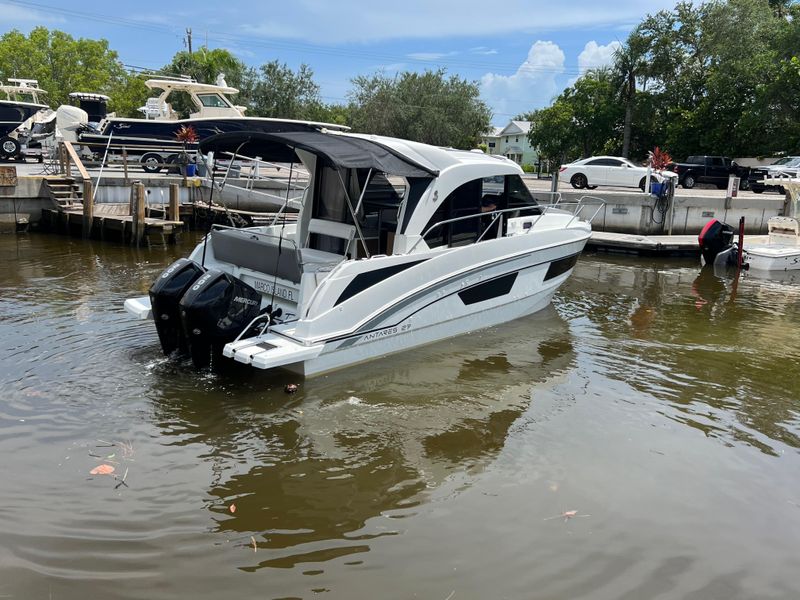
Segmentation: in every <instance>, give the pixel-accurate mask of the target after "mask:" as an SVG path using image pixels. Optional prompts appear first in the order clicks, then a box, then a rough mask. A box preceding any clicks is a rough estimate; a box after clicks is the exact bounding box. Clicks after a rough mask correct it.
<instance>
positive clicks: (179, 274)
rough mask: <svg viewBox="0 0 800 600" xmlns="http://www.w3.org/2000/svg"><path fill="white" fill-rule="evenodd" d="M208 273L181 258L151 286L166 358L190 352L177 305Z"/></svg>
mask: <svg viewBox="0 0 800 600" xmlns="http://www.w3.org/2000/svg"><path fill="white" fill-rule="evenodd" d="M203 273H205V269H204V268H203V267H201V266H200V265H199V264H197V263H196V262H194V261H193V260H189V259H187V258H179V259H178V260H176V261H175V262H174V263H172V264H171V265H170V266H169V267H167V268H166V269H164V272H163V273H161V275H159V276H158V279H156V280H155V281H154V282H153V285H151V286H150V305H151V306H152V309H153V320H155V322H156V331H157V332H158V339H159V340H160V341H161V348H162V349H163V350H164V354H171V353H172V352H174V351H175V350H178V349H180V350H182V351H184V352H188V350H189V348H188V346H187V344H186V343H185V340H184V337H183V331H182V328H181V317H180V310H179V307H178V304H179V303H180V301H181V298H182V297H183V295H184V294H185V293H186V290H188V289H189V288H190V287H191V286H192V284H193V283H194V282H195V281H197V280H198V279H199V278H200V276H201V275H202V274H203Z"/></svg>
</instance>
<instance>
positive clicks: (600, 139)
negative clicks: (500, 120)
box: [525, 69, 623, 162]
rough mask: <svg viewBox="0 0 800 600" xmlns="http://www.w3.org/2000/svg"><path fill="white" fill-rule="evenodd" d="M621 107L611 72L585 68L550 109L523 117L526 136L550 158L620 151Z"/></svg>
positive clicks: (564, 158)
mask: <svg viewBox="0 0 800 600" xmlns="http://www.w3.org/2000/svg"><path fill="white" fill-rule="evenodd" d="M622 112H623V108H622V107H621V106H620V104H619V102H618V101H617V89H616V86H615V81H614V78H613V75H612V73H611V72H610V71H609V70H607V69H597V70H592V71H588V72H587V73H586V74H584V75H583V76H582V77H580V78H579V79H578V80H577V81H576V82H575V84H574V85H572V86H570V87H568V88H567V89H565V90H564V91H563V92H562V93H561V95H559V96H558V98H556V100H555V101H554V102H553V105H552V106H551V107H549V108H546V109H542V110H538V111H534V112H533V113H529V114H528V115H525V116H526V120H528V121H531V129H530V131H529V132H528V139H529V140H530V142H531V145H532V146H533V147H534V148H537V149H538V151H539V154H540V155H542V156H544V157H546V158H548V159H550V160H553V161H560V162H564V161H565V160H566V159H567V158H578V157H580V156H584V157H586V156H592V155H594V154H608V153H616V152H619V147H620V139H619V136H620V130H619V124H620V123H621V120H622Z"/></svg>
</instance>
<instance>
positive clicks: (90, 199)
mask: <svg viewBox="0 0 800 600" xmlns="http://www.w3.org/2000/svg"><path fill="white" fill-rule="evenodd" d="M93 222H94V186H93V185H92V180H91V179H85V180H84V181H83V237H85V238H88V237H89V236H90V235H91V234H92V223H93Z"/></svg>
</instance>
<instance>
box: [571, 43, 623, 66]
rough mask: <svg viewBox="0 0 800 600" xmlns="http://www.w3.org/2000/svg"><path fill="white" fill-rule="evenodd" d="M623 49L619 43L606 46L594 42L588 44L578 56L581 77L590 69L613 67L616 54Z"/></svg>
mask: <svg viewBox="0 0 800 600" xmlns="http://www.w3.org/2000/svg"><path fill="white" fill-rule="evenodd" d="M621 47H622V44H621V43H620V42H617V41H613V42H611V43H609V44H606V45H605V46H600V45H598V43H597V42H595V41H594V40H592V41H591V42H588V43H587V44H586V46H584V48H583V51H582V52H581V53H580V54H579V55H578V69H579V70H580V72H581V75H582V74H583V73H585V72H586V71H588V70H589V69H599V68H600V67H608V66H611V65H612V64H613V63H614V53H615V52H616V51H617V50H619V49H620V48H621Z"/></svg>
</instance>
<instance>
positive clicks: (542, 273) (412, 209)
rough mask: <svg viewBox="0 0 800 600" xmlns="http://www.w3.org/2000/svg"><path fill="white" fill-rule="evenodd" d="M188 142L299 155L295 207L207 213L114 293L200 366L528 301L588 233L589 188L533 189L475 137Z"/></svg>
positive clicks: (513, 308) (307, 349) (259, 359)
mask: <svg viewBox="0 0 800 600" xmlns="http://www.w3.org/2000/svg"><path fill="white" fill-rule="evenodd" d="M201 148H202V150H203V151H211V150H213V151H214V152H217V153H218V152H229V153H233V154H237V155H247V156H259V157H262V158H264V159H265V160H271V161H274V162H280V163H289V164H292V163H297V162H298V161H299V162H301V163H302V164H303V165H304V166H305V168H306V169H307V171H308V173H309V174H310V182H309V185H308V187H307V188H306V189H305V192H304V194H303V197H302V201H301V208H300V213H299V216H298V219H297V222H296V223H291V224H281V225H277V224H273V225H269V226H261V227H249V228H244V229H235V228H230V227H223V226H215V227H214V228H213V229H212V230H211V231H210V232H209V234H208V235H207V236H206V237H205V238H204V240H203V241H202V242H201V243H200V244H198V245H197V247H196V248H195V249H194V251H193V252H192V253H191V255H190V256H189V258H188V259H179V260H178V261H176V262H175V263H173V264H172V265H171V266H169V267H168V268H167V269H166V270H165V271H164V272H163V273H162V274H161V275H160V276H159V277H158V279H157V280H156V282H155V283H154V284H153V286H152V287H151V289H150V294H149V296H148V297H141V298H131V299H128V300H127V301H126V302H125V308H126V310H127V311H128V312H129V313H131V314H133V315H135V316H136V317H138V318H140V319H147V318H154V320H155V323H156V328H157V331H158V334H159V338H160V341H161V345H162V348H163V350H164V352H165V353H167V354H170V353H172V352H175V351H179V352H180V351H183V352H188V353H189V354H191V356H192V359H193V361H194V363H195V364H196V365H197V366H200V367H203V366H206V365H208V364H209V362H212V363H213V362H215V361H219V360H222V359H223V358H228V359H232V360H235V361H237V362H240V363H244V364H248V365H252V366H254V367H257V368H260V369H270V368H274V367H284V368H288V369H290V370H293V371H296V372H300V373H302V374H305V375H315V374H318V373H321V372H325V371H329V370H332V369H336V368H339V367H343V366H346V365H351V364H355V363H359V362H363V361H367V360H370V359H373V358H376V357H379V356H382V355H386V354H390V353H393V352H398V351H402V350H408V349H410V348H414V347H416V346H419V345H422V344H427V343H429V342H433V341H436V340H441V339H445V338H448V337H452V336H455V335H459V334H463V333H466V332H469V331H474V330H477V329H481V328H485V327H489V326H492V325H495V324H498V323H503V322H506V321H510V320H512V319H516V318H518V317H522V316H524V315H527V314H530V313H534V312H536V311H538V310H540V309H542V308H544V307H545V306H547V305H548V304H549V302H550V299H551V298H552V296H553V294H554V293H555V291H556V290H557V289H558V287H559V286H560V285H561V284H562V283H563V282H564V281H565V280H566V279H567V277H569V274H570V273H571V272H572V268H573V266H574V265H575V263H576V261H577V260H578V256H579V254H580V252H581V251H582V250H583V247H584V245H585V244H586V241H587V240H588V239H589V236H590V234H591V226H590V221H591V218H588V219H587V218H584V217H585V216H588V215H582V214H581V213H582V212H583V211H584V209H586V211H587V212H588V210H590V209H589V208H587V207H589V206H591V204H590V203H588V202H585V201H584V200H582V201H581V202H578V203H573V204H572V205H569V206H568V205H565V204H560V205H556V206H541V205H538V204H537V203H536V202H535V200H534V199H533V197H532V196H531V194H530V192H529V191H528V189H527V187H526V186H525V183H524V182H523V180H522V178H521V175H522V170H521V169H520V167H519V166H518V165H517V164H516V163H514V162H512V161H510V160H507V159H505V158H502V157H495V156H488V155H484V154H483V153H481V152H467V151H460V150H453V149H443V148H437V147H433V146H428V145H425V144H420V143H416V142H410V141H406V140H400V139H395V138H387V137H379V136H368V135H359V134H348V133H342V132H328V131H300V132H287V133H263V132H250V133H248V132H245V133H229V134H220V135H218V136H214V137H212V138H210V139H209V140H207V141H206V142H204V143H203V144H202V145H201ZM601 206H602V203H601V204H600V205H598V206H595V207H594V208H595V214H596V212H597V211H598V210H599V209H600V207H601ZM569 207H571V210H568V208H569ZM593 216H594V215H592V217H593Z"/></svg>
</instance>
